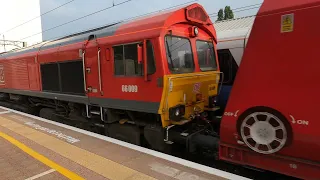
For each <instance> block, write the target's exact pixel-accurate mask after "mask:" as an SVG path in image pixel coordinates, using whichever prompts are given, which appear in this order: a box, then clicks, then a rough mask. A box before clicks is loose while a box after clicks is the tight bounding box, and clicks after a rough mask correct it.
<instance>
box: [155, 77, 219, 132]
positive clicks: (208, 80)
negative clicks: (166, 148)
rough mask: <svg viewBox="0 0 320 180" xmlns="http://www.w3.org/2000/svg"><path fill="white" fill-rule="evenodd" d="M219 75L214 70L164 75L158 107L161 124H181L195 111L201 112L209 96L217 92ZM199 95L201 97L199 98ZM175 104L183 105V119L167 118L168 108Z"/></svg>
mask: <svg viewBox="0 0 320 180" xmlns="http://www.w3.org/2000/svg"><path fill="white" fill-rule="evenodd" d="M219 77H220V73H219V72H216V71H213V72H203V73H190V74H175V75H166V76H165V77H164V79H163V80H164V83H163V84H164V87H163V93H162V99H161V103H160V108H159V114H161V120H162V126H163V127H166V126H169V125H171V124H179V123H180V124H181V123H182V122H183V121H189V120H191V119H192V118H190V117H191V116H193V115H194V114H195V113H196V112H203V110H204V108H205V106H208V99H209V96H215V95H217V93H218V84H219ZM197 97H198V98H197ZM199 97H202V98H201V100H200V98H199ZM177 105H185V115H184V116H183V117H184V118H183V119H184V120H181V122H176V121H172V120H170V118H169V109H170V108H172V107H175V106H177Z"/></svg>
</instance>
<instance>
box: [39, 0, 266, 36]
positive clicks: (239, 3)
mask: <svg viewBox="0 0 320 180" xmlns="http://www.w3.org/2000/svg"><path fill="white" fill-rule="evenodd" d="M69 1H70V0H40V10H41V13H45V12H47V11H49V10H51V9H52V8H53V7H57V6H59V5H61V4H64V3H66V2H69ZM126 1H128V0H114V1H113V0H75V1H73V2H71V3H69V4H67V5H65V6H63V7H61V8H59V9H57V10H55V11H52V12H50V13H48V14H46V15H45V16H43V17H42V29H43V30H47V29H50V28H54V27H55V26H58V25H60V24H63V23H67V22H69V21H72V20H74V19H77V18H80V17H82V16H85V15H88V14H90V13H92V12H95V11H98V10H101V9H103V8H106V7H111V6H112V5H113V3H114V4H120V3H123V2H126ZM262 1H263V0H194V1H192V0H131V1H129V2H126V3H123V4H121V5H118V6H115V7H113V8H110V9H107V10H105V11H102V12H99V13H97V14H94V15H91V16H88V17H86V18H83V19H80V20H77V21H75V22H72V23H69V24H66V25H63V26H61V27H58V28H54V29H52V30H48V31H46V32H44V33H43V36H42V37H43V40H47V39H52V38H55V37H61V36H64V35H67V34H72V33H75V32H81V31H83V30H86V29H90V28H94V27H99V26H103V25H106V24H108V23H112V22H115V21H119V20H123V19H127V18H130V17H134V16H139V15H142V14H146V13H150V12H154V11H159V10H161V9H164V8H168V7H172V6H175V5H179V4H183V3H188V2H197V3H199V4H201V5H202V6H203V7H204V8H205V9H206V11H207V13H208V14H211V13H217V12H218V10H219V9H220V8H224V7H225V6H226V5H229V6H231V8H232V9H236V8H239V7H244V6H250V5H254V4H259V3H262ZM244 9H246V8H244ZM249 9H250V8H249ZM240 10H243V9H240ZM235 11H236V10H235ZM257 11H258V8H255V9H251V10H247V11H242V12H235V13H234V14H235V17H236V18H237V17H241V16H248V15H254V14H256V12H257ZM213 15H215V14H213ZM212 20H213V21H215V20H216V17H212Z"/></svg>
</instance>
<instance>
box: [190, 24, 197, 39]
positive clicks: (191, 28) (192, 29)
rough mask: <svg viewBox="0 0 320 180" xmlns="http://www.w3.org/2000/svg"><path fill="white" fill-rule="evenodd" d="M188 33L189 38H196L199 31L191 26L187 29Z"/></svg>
mask: <svg viewBox="0 0 320 180" xmlns="http://www.w3.org/2000/svg"><path fill="white" fill-rule="evenodd" d="M189 33H190V36H191V37H196V36H198V34H199V29H198V27H196V26H192V27H190V28H189Z"/></svg>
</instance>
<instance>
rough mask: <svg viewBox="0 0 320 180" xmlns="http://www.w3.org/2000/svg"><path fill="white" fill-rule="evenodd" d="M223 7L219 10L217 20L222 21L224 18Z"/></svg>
mask: <svg viewBox="0 0 320 180" xmlns="http://www.w3.org/2000/svg"><path fill="white" fill-rule="evenodd" d="M223 18H224V17H223V9H220V10H219V12H218V19H217V21H222V20H223Z"/></svg>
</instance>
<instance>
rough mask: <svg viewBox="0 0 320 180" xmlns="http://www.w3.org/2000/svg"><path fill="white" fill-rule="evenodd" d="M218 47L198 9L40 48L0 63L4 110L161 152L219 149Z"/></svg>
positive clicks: (10, 55) (9, 56) (0, 59)
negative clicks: (214, 127) (214, 130)
mask: <svg viewBox="0 0 320 180" xmlns="http://www.w3.org/2000/svg"><path fill="white" fill-rule="evenodd" d="M216 43H217V39H216V33H215V30H214V27H213V24H212V22H211V20H210V18H209V16H208V15H207V13H206V12H205V10H204V9H203V7H202V6H201V5H199V4H192V5H189V6H187V7H185V8H179V9H174V10H169V11H165V12H161V13H158V14H154V15H151V16H148V17H143V18H139V19H136V20H133V21H129V22H119V23H114V24H111V25H107V26H105V27H101V28H98V29H93V30H89V31H86V32H82V33H79V34H73V35H70V36H67V37H63V38H60V39H57V40H53V41H47V42H43V43H40V44H37V45H35V46H32V47H29V48H25V49H21V50H18V51H14V52H8V53H4V54H2V55H1V56H0V71H1V75H0V78H1V82H0V88H1V90H0V91H1V92H2V93H1V97H0V99H1V103H2V104H3V105H5V104H6V103H8V102H10V103H11V104H12V105H11V106H14V107H15V108H18V109H19V110H21V111H24V112H30V111H32V112H35V113H38V112H37V111H39V115H40V116H41V117H44V118H47V119H57V118H59V119H64V120H65V121H67V122H78V124H86V126H88V125H89V126H102V127H104V129H105V133H106V134H107V135H108V136H110V137H114V138H117V139H120V140H123V141H127V142H130V143H133V144H137V145H141V144H142V143H145V144H147V146H148V147H150V148H153V149H157V150H164V149H165V148H166V146H167V145H168V144H172V143H173V142H176V143H181V144H182V145H187V146H188V148H189V149H190V151H194V150H196V149H197V147H204V146H205V147H206V146H209V147H210V149H212V148H217V147H218V144H217V139H214V140H213V141H212V139H211V137H213V136H212V135H210V134H208V133H209V132H206V131H207V130H208V126H210V123H208V122H207V118H208V117H210V116H211V115H212V112H214V111H216V110H217V108H216V107H215V100H216V99H215V97H216V95H217V93H218V84H219V80H220V73H219V68H218V65H217V53H216ZM209 129H211V128H209Z"/></svg>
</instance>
